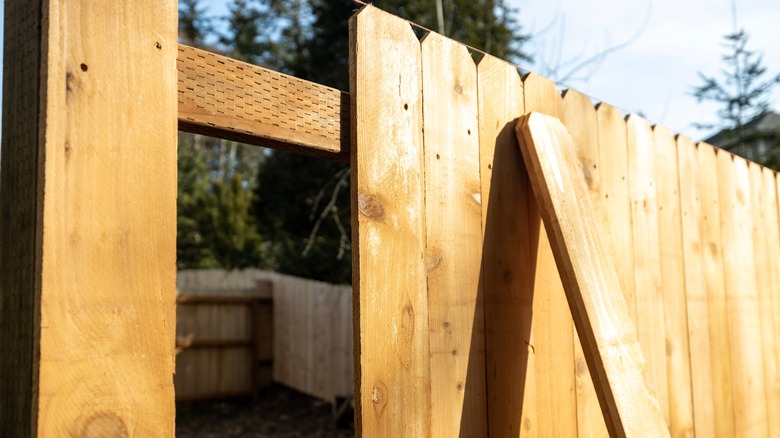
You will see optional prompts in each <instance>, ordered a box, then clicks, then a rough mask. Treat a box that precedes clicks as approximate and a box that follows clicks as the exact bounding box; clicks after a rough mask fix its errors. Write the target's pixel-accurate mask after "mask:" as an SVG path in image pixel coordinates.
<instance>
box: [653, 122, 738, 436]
mask: <svg viewBox="0 0 780 438" xmlns="http://www.w3.org/2000/svg"><path fill="white" fill-rule="evenodd" d="M656 132H658V128H657V127H656ZM667 132H668V131H667ZM698 159H699V190H700V191H701V208H702V216H701V217H702V240H703V245H704V248H706V250H705V251H704V281H705V286H706V291H707V310H708V311H709V327H710V352H711V367H712V396H713V397H712V403H713V408H714V411H715V415H714V416H713V417H712V420H713V421H714V423H715V435H714V436H734V434H735V423H734V396H733V389H732V388H733V385H732V371H731V368H732V367H731V361H730V350H731V342H730V340H729V326H728V303H727V297H726V284H725V273H724V269H725V268H724V255H723V250H724V248H723V234H722V230H721V228H722V227H721V219H720V211H721V207H720V203H721V201H720V193H719V192H720V191H719V186H720V183H719V182H718V180H719V177H718V171H717V169H718V159H717V155H716V152H715V148H714V147H712V146H710V145H708V144H706V143H699V145H698ZM694 403H695V404H696V403H699V404H701V403H706V401H704V402H702V401H697V400H694ZM697 421H698V420H697Z"/></svg>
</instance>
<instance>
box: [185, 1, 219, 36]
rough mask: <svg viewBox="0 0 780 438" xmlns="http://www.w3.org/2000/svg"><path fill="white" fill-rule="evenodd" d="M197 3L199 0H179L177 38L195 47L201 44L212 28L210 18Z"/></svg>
mask: <svg viewBox="0 0 780 438" xmlns="http://www.w3.org/2000/svg"><path fill="white" fill-rule="evenodd" d="M199 3H200V2H199V0H179V40H180V41H181V42H183V43H185V44H188V45H191V46H195V47H201V46H203V45H204V44H205V39H206V35H207V34H208V33H210V32H211V30H212V28H211V20H209V19H208V18H207V17H206V16H205V10H204V9H203V8H202V7H201V6H200V4H199Z"/></svg>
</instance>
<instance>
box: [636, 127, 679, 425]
mask: <svg viewBox="0 0 780 438" xmlns="http://www.w3.org/2000/svg"><path fill="white" fill-rule="evenodd" d="M626 134H627V152H628V154H627V155H628V183H629V198H630V205H631V219H632V222H631V228H632V230H633V235H632V238H633V241H634V281H635V284H636V288H635V293H636V295H635V296H636V318H637V319H636V326H637V335H638V336H639V344H640V345H641V346H642V352H644V354H645V357H646V358H647V365H648V368H649V370H650V376H651V382H652V383H653V389H654V392H655V396H656V398H657V399H658V400H659V402H660V403H661V406H664V405H665V404H669V403H670V400H669V399H670V395H671V394H670V393H669V388H668V386H667V385H668V383H667V382H668V380H667V363H668V362H669V361H668V360H667V359H668V357H667V356H671V355H668V353H669V347H670V346H673V347H674V348H676V349H677V350H679V351H678V352H677V354H678V355H682V354H684V355H685V357H686V359H687V355H688V349H687V341H688V333H687V332H683V333H676V336H672V333H671V332H670V331H667V330H666V329H667V327H666V326H665V324H664V317H665V316H667V318H666V319H667V320H669V319H670V318H668V315H665V313H666V312H664V310H665V307H666V304H667V303H666V299H667V298H671V299H673V300H677V301H678V302H679V301H680V300H683V301H684V300H685V295H684V294H682V293H680V292H682V291H684V289H683V287H684V283H683V281H684V277H683V272H682V271H681V270H679V269H678V270H677V271H674V272H673V274H675V276H673V275H672V272H670V269H669V268H677V267H681V265H682V260H681V258H682V250H681V244H682V237H681V235H680V233H679V228H680V224H679V199H678V198H674V197H673V196H671V195H672V193H671V192H670V193H667V191H666V190H667V189H668V188H671V187H674V188H675V189H674V192H675V193H676V187H677V173H676V172H675V173H674V174H664V175H663V178H666V180H661V177H657V176H656V170H659V169H663V168H664V166H666V165H667V164H666V163H660V162H659V163H658V164H657V165H656V162H657V161H658V155H656V154H657V153H658V151H659V149H658V147H657V146H655V145H654V144H653V131H652V130H651V128H650V124H649V123H648V122H647V120H645V119H643V118H641V117H638V116H636V115H633V114H632V115H630V116H628V118H626ZM669 152H670V151H668V150H665V153H669ZM671 152H675V151H674V150H672V151H671ZM659 155H661V154H659ZM664 161H673V162H675V163H676V160H671V159H668V158H665V159H664ZM657 168H658V169H657ZM675 169H676V167H675ZM667 195H669V196H667ZM674 201H677V206H676V208H673V209H669V207H668V206H667V205H666V204H667V203H669V202H674ZM659 207H660V208H661V209H662V210H661V211H660V212H659ZM667 212H671V213H672V215H671V216H666V215H664V214H661V213H667ZM674 212H677V213H678V214H677V215H676V216H674ZM675 217H676V219H677V223H675V222H674V218H675ZM669 239H671V240H669ZM667 248H674V249H677V250H679V251H678V252H676V253H674V254H671V256H673V258H672V260H668V259H665V257H667V256H668V255H670V254H667V253H669V252H670V251H668V250H666V251H664V250H665V249H667ZM674 263H677V264H678V266H675V265H674ZM662 272H663V274H664V275H663V278H662ZM678 274H679V275H678ZM666 291H669V292H670V293H669V295H672V293H674V294H676V295H677V296H674V297H670V296H669V295H665V292H666ZM684 310H685V307H683V314H682V317H683V318H685V313H684ZM674 316H675V317H677V316H678V315H677V314H675V315H674ZM683 321H684V319H683ZM674 322H677V319H675V320H674ZM665 332H666V333H665ZM681 334H682V339H679V335H681ZM664 335H666V336H664ZM682 341H684V342H685V348H684V349H683V348H681V344H682ZM686 372H687V373H689V375H690V369H688V370H686ZM675 383H677V384H678V385H683V384H684V386H682V387H684V388H689V387H690V381H688V382H687V384H686V382H675ZM680 387H681V386H676V387H675V392H676V391H678V390H680ZM688 399H689V404H690V396H689V397H688ZM667 424H669V425H670V426H671V424H672V422H671V416H670V417H669V418H668V419H667ZM691 427H693V425H691ZM671 432H672V436H678V435H679V434H676V433H675V430H674V429H671Z"/></svg>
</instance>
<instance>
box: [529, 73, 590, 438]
mask: <svg viewBox="0 0 780 438" xmlns="http://www.w3.org/2000/svg"><path fill="white" fill-rule="evenodd" d="M523 89H524V98H525V111H526V113H527V112H530V111H536V112H539V113H543V114H547V115H551V116H555V117H560V115H561V113H562V109H563V102H562V98H561V95H560V93H559V92H558V87H557V85H556V84H555V83H554V82H552V81H551V80H549V79H546V78H543V77H541V76H539V75H536V74H534V73H530V74H529V75H527V76H526V77H525V78H524V79H523ZM526 164H527V163H526ZM532 195H533V191H532ZM532 199H533V197H532ZM529 217H530V221H531V222H534V221H536V222H541V218H540V213H539V211H538V203H537V202H530V203H529ZM545 226H546V225H545V224H544V223H540V225H539V237H538V245H537V248H536V259H535V260H534V262H535V266H534V267H535V280H534V292H533V315H532V319H531V340H530V345H531V347H532V354H533V355H534V366H535V369H534V373H535V381H536V416H537V421H536V423H537V424H536V429H537V430H538V431H539V434H541V435H543V436H573V435H575V434H576V433H577V400H576V396H575V386H576V385H575V381H574V374H575V373H574V370H573V369H572V366H571V364H573V363H574V331H573V324H572V320H571V313H570V312H569V308H568V305H567V303H566V294H565V293H564V291H563V284H562V283H561V278H560V275H559V274H558V269H557V267H556V264H555V258H554V256H553V251H552V249H551V245H550V241H549V238H548V233H547V232H546V231H545ZM524 427H525V425H524ZM531 427H533V425H531Z"/></svg>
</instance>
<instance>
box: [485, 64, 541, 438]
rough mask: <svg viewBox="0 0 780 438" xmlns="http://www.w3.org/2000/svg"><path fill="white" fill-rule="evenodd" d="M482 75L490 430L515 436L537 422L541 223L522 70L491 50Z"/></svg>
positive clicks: (503, 434)
mask: <svg viewBox="0 0 780 438" xmlns="http://www.w3.org/2000/svg"><path fill="white" fill-rule="evenodd" d="M477 79H478V82H479V90H478V93H477V94H478V97H479V156H480V158H479V159H480V163H479V165H480V179H481V193H482V194H481V196H480V198H481V201H482V230H483V234H484V244H483V252H482V282H483V290H484V291H485V299H484V302H485V359H486V366H485V368H486V370H487V388H486V389H487V405H488V408H489V409H488V413H487V415H488V431H489V436H492V437H510V436H517V435H518V434H519V433H520V431H521V430H523V429H522V425H523V423H524V422H525V421H526V420H528V422H531V424H536V417H535V416H531V414H532V412H531V411H532V408H531V407H530V406H529V405H528V404H526V403H524V401H525V400H527V399H528V393H529V391H530V387H532V386H534V382H533V378H532V377H533V374H532V372H531V370H532V369H533V362H532V360H533V359H532V356H531V354H530V348H529V347H528V342H529V340H530V332H531V326H530V324H531V314H532V305H533V303H532V298H533V295H532V290H533V275H532V272H533V271H532V267H531V263H530V260H531V248H530V245H529V240H530V239H531V236H532V235H534V234H535V233H538V224H531V223H530V222H529V221H528V203H529V197H530V186H529V185H528V176H527V173H526V172H525V170H524V164H523V158H522V157H521V156H520V150H519V149H518V148H517V138H516V137H515V132H514V121H515V120H516V119H517V117H518V116H519V115H520V114H523V83H522V81H521V79H520V75H519V74H518V72H517V68H516V67H514V66H513V65H511V64H509V63H507V62H504V61H502V60H500V59H497V58H494V57H492V56H489V55H486V56H485V57H484V58H482V60H481V61H480V62H479V65H478V66H477ZM518 341H519V342H518Z"/></svg>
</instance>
